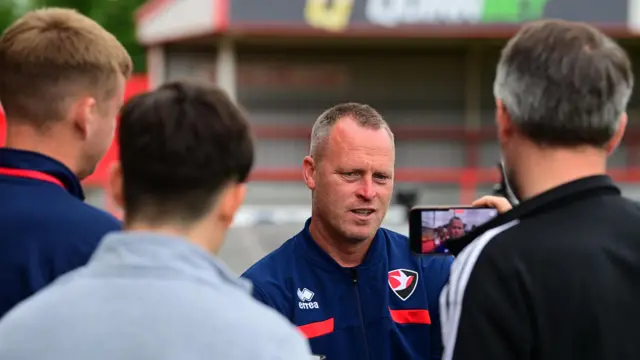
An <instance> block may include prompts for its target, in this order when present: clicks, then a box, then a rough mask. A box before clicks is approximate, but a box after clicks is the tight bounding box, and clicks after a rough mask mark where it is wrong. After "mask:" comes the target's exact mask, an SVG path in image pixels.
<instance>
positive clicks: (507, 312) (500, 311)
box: [440, 243, 532, 360]
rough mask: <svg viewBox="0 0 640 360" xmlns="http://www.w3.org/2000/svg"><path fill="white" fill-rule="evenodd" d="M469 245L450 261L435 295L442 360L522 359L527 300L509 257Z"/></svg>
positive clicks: (527, 337)
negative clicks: (445, 280) (442, 285)
mask: <svg viewBox="0 0 640 360" xmlns="http://www.w3.org/2000/svg"><path fill="white" fill-rule="evenodd" d="M477 245H480V244H476V243H474V244H472V245H471V246H469V247H467V248H466V249H465V251H464V252H462V253H461V254H460V256H459V257H458V258H457V259H456V260H455V262H454V264H453V267H452V270H451V275H450V278H449V283H448V285H447V286H445V288H444V289H443V291H442V294H441V296H440V311H441V314H440V315H441V322H442V337H443V342H444V347H445V348H444V355H443V357H442V358H443V360H454V359H455V360H466V359H491V360H507V359H508V360H511V359H519V360H527V359H529V356H530V353H531V350H530V349H531V337H532V334H531V323H532V319H531V315H530V314H531V312H530V311H529V310H530V309H531V308H532V307H531V306H530V305H529V304H530V303H529V302H530V299H531V297H530V296H527V295H526V294H527V292H526V290H524V289H525V286H524V282H523V281H522V280H521V279H522V278H523V277H522V276H521V273H520V271H519V269H518V268H517V266H516V260H515V259H514V257H513V256H512V255H507V254H499V253H496V252H492V251H487V250H491V249H488V248H487V249H484V250H483V249H482V246H480V248H478V246H477Z"/></svg>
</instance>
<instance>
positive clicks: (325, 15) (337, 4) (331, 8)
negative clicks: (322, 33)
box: [304, 0, 355, 31]
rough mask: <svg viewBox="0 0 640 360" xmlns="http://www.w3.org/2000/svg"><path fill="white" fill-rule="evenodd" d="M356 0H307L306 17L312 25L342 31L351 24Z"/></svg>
mask: <svg viewBox="0 0 640 360" xmlns="http://www.w3.org/2000/svg"><path fill="white" fill-rule="evenodd" d="M354 2H355V0H307V3H306V5H305V8H304V18H305V20H306V21H307V23H308V24H309V26H311V27H315V28H319V29H323V30H327V31H341V30H344V29H346V28H347V27H348V26H349V20H350V18H351V13H352V11H353V3H354Z"/></svg>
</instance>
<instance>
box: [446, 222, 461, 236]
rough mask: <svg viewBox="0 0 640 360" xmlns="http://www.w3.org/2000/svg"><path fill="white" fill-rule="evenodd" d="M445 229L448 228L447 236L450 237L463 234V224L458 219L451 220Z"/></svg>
mask: <svg viewBox="0 0 640 360" xmlns="http://www.w3.org/2000/svg"><path fill="white" fill-rule="evenodd" d="M447 229H448V230H449V236H450V237H451V238H452V239H457V238H460V237H462V236H464V224H463V223H462V220H460V219H453V220H451V222H449V226H448V228H447Z"/></svg>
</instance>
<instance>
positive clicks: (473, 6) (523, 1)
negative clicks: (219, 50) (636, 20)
mask: <svg viewBox="0 0 640 360" xmlns="http://www.w3.org/2000/svg"><path fill="white" fill-rule="evenodd" d="M634 1H635V0H634ZM230 4H231V11H230V25H229V26H230V29H233V28H234V26H237V28H238V29H243V28H244V27H246V26H250V27H252V28H254V29H260V31H263V30H264V29H269V28H274V29H278V30H279V31H283V32H286V31H290V32H291V35H294V36H295V35H296V34H297V33H296V29H300V28H309V27H311V28H315V29H321V30H324V31H327V32H331V33H338V34H339V33H342V32H346V31H347V30H349V29H350V28H354V29H355V28H357V29H358V31H365V30H366V29H367V28H370V27H380V28H386V29H389V30H394V29H396V28H401V27H412V28H414V29H415V30H420V29H419V28H420V27H424V26H433V25H445V26H460V25H472V26H485V25H487V26H493V25H509V24H513V25H515V24H518V23H521V22H524V21H529V20H534V19H540V18H559V19H565V20H573V21H583V22H589V23H594V24H597V25H598V24H599V25H603V26H605V25H606V26H607V27H612V26H623V27H625V28H626V26H627V23H628V21H629V20H628V18H629V10H628V8H629V3H628V0H606V1H605V0H269V2H268V4H269V6H268V7H266V8H265V7H259V6H256V5H255V4H256V2H255V0H233V1H231V2H230ZM299 35H300V36H303V35H304V33H300V34H299Z"/></svg>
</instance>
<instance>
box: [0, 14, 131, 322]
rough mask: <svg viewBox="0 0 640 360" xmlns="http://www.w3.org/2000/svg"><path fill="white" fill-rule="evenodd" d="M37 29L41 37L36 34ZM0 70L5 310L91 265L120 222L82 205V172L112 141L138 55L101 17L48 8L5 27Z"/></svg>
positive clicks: (0, 311) (1, 293) (0, 289)
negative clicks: (134, 55)
mask: <svg viewBox="0 0 640 360" xmlns="http://www.w3.org/2000/svg"><path fill="white" fill-rule="evenodd" d="M34 33H37V34H38V35H37V36H38V38H39V39H41V40H42V41H33V34H34ZM51 39H55V51H53V52H52V51H51V47H49V46H48V44H50V43H51V41H53V40H51ZM50 40H51V41H50ZM78 49H81V51H79V50H78ZM96 54H107V55H101V56H96ZM114 65H117V66H114ZM0 69H2V71H3V75H4V74H7V76H0V99H2V107H3V108H4V110H5V115H6V126H7V131H6V146H7V148H2V149H0V317H2V316H4V315H5V314H6V313H7V312H8V311H9V310H10V309H11V308H13V307H14V306H15V305H17V304H18V303H19V302H21V301H22V300H24V299H25V298H27V297H29V296H30V295H32V294H33V293H35V292H36V291H38V290H40V289H41V288H43V287H45V286H46V285H48V284H49V283H51V282H52V281H54V280H55V279H56V278H57V277H59V276H60V275H62V274H64V273H66V272H68V271H70V270H73V269H75V268H77V267H79V266H82V265H84V264H86V263H87V262H88V260H89V258H90V257H91V255H92V254H93V251H94V250H95V248H96V247H97V245H98V242H99V241H100V239H101V238H102V237H103V236H104V235H105V234H106V233H108V232H110V231H114V230H119V229H120V227H121V224H120V221H118V220H117V219H116V218H114V217H113V216H111V215H109V214H107V213H105V212H103V211H101V210H98V209H95V208H93V207H91V206H89V205H87V204H85V203H84V202H83V200H84V194H83V191H82V186H81V185H80V179H83V178H85V177H87V176H89V175H90V174H91V173H92V172H93V170H94V169H95V168H96V165H97V163H98V161H99V160H100V159H101V158H102V157H103V156H104V154H105V153H106V151H107V150H108V148H109V146H110V145H111V143H112V141H113V135H114V130H115V124H116V117H117V115H118V111H119V109H120V107H121V106H122V102H123V98H124V87H125V81H126V78H127V77H128V76H129V75H130V72H131V58H130V57H129V55H128V54H127V52H126V50H125V49H124V47H122V45H121V44H119V43H118V42H117V40H115V38H114V37H113V36H112V35H111V34H109V33H108V32H107V31H106V30H104V29H103V28H102V27H100V25H98V24H97V23H96V22H94V21H93V20H91V19H89V18H87V17H85V16H83V15H80V14H79V13H78V12H76V11H74V10H69V9H53V8H52V9H40V10H35V11H31V12H28V13H26V14H25V15H24V16H23V17H22V18H20V19H19V20H18V21H16V22H15V23H14V24H13V25H11V26H10V27H9V28H8V29H7V30H6V31H5V32H4V35H3V36H2V37H1V38H0ZM52 73H55V74H56V76H53V77H52V76H51V74H52ZM96 79H99V80H96Z"/></svg>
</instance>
